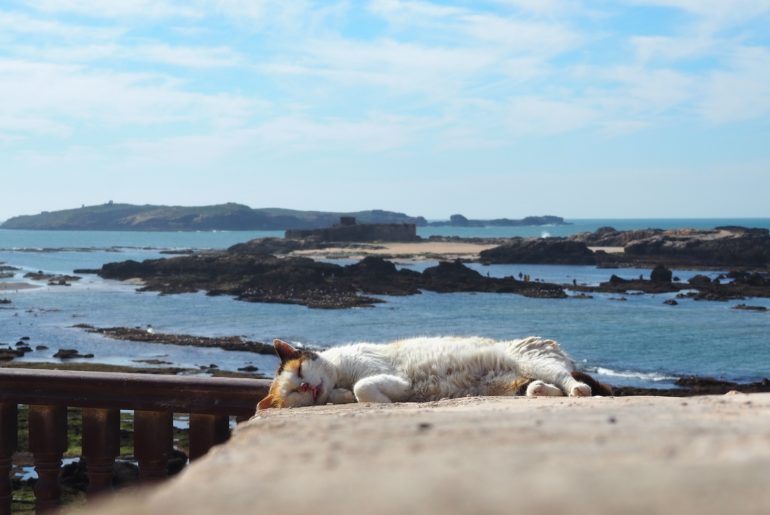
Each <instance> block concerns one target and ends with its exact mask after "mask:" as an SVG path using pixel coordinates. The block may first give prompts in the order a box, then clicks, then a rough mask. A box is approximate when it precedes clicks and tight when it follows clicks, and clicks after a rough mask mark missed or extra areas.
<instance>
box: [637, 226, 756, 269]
mask: <svg viewBox="0 0 770 515" xmlns="http://www.w3.org/2000/svg"><path fill="white" fill-rule="evenodd" d="M624 251H625V254H626V256H627V257H628V258H630V259H636V260H646V261H652V262H655V263H662V264H667V265H669V266H671V265H679V266H690V265H698V266H714V267H736V266H747V267H765V266H767V265H768V264H770V234H768V230H767V229H747V228H743V227H720V228H717V229H714V230H695V229H682V230H674V231H664V232H663V233H660V234H657V235H655V236H651V237H649V238H643V239H640V240H636V241H632V242H630V243H629V244H628V245H626V247H625V249H624Z"/></svg>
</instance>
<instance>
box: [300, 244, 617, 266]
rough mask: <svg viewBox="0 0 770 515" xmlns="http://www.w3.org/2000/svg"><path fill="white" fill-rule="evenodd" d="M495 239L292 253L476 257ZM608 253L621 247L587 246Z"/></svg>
mask: <svg viewBox="0 0 770 515" xmlns="http://www.w3.org/2000/svg"><path fill="white" fill-rule="evenodd" d="M497 245H498V244H496V243H477V242H468V241H422V242H414V243H372V244H366V243H360V244H356V246H355V247H329V248H325V249H312V250H295V251H294V252H291V253H290V255H292V256H304V257H309V258H313V259H356V260H359V259H363V258H364V257H366V256H382V257H386V258H391V259H395V260H401V261H426V260H436V259H441V260H449V261H451V260H455V259H461V260H463V261H475V260H477V259H478V258H479V253H481V252H482V251H484V250H487V249H491V248H494V247H496V246H497ZM588 248H589V249H591V250H592V251H594V252H596V251H598V250H601V251H604V252H607V253H609V254H616V253H622V252H623V247H588Z"/></svg>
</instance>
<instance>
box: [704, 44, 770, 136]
mask: <svg viewBox="0 0 770 515" xmlns="http://www.w3.org/2000/svg"><path fill="white" fill-rule="evenodd" d="M699 109H700V113H701V115H702V116H703V118H704V119H706V120H707V121H708V122H711V123H732V122H737V121H741V120H750V119H756V118H763V117H766V116H768V115H770V50H768V49H767V48H759V47H741V48H738V49H736V50H735V51H734V53H733V55H732V56H731V58H730V65H729V67H727V68H726V69H723V70H717V71H713V72H712V73H710V74H709V75H708V76H707V77H706V81H705V94H704V97H703V99H702V101H701V102H700V103H699Z"/></svg>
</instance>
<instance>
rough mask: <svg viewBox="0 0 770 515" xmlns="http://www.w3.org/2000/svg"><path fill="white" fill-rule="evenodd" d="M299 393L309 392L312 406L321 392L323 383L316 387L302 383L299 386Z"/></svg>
mask: <svg viewBox="0 0 770 515" xmlns="http://www.w3.org/2000/svg"><path fill="white" fill-rule="evenodd" d="M299 391H300V392H310V395H312V396H313V404H315V403H316V401H317V400H318V397H320V396H321V392H322V391H323V383H319V384H318V385H317V386H312V385H310V383H302V384H301V385H299Z"/></svg>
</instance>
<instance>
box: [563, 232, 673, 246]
mask: <svg viewBox="0 0 770 515" xmlns="http://www.w3.org/2000/svg"><path fill="white" fill-rule="evenodd" d="M662 232H663V229H639V230H633V231H618V230H617V229H615V228H614V227H599V228H598V229H597V230H596V231H594V232H581V233H578V234H574V235H572V236H570V237H569V239H570V240H572V241H580V242H583V243H585V244H586V245H588V246H589V247H625V246H626V245H628V244H629V243H630V242H632V241H636V240H641V239H644V238H649V237H652V236H655V235H657V234H660V233H662Z"/></svg>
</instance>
